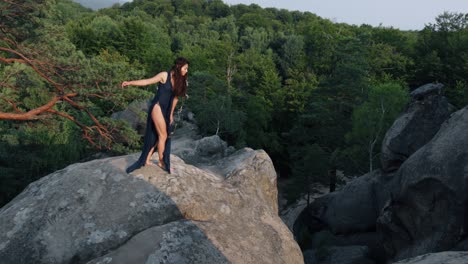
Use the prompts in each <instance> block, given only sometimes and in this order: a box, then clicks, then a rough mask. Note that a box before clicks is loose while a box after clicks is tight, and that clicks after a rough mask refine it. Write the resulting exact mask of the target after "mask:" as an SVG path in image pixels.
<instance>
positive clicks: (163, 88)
mask: <svg viewBox="0 0 468 264" xmlns="http://www.w3.org/2000/svg"><path fill="white" fill-rule="evenodd" d="M173 100H174V91H173V90H172V82H171V72H170V71H168V72H167V80H166V82H165V83H159V84H158V91H157V93H156V96H155V97H154V99H153V101H151V106H150V107H149V109H148V118H147V120H146V131H145V138H144V143H143V148H142V150H141V155H140V158H139V159H138V160H137V161H136V162H135V163H134V164H133V165H131V166H130V167H128V168H127V170H126V171H127V173H130V172H132V171H134V170H136V169H139V168H141V167H143V166H145V163H146V158H147V157H148V155H149V152H150V150H151V148H152V147H155V149H154V152H156V151H157V146H156V144H157V142H158V133H157V131H156V127H155V126H154V122H153V118H152V117H151V112H152V111H153V108H154V106H155V105H156V104H157V103H159V106H160V107H161V112H162V113H163V116H164V120H165V121H166V129H167V136H168V137H167V140H166V146H165V148H164V153H163V155H164V157H163V161H164V164H165V165H166V170H167V172H168V173H171V163H170V155H171V138H170V137H169V135H170V133H171V132H172V129H173V126H172V125H171V124H170V116H171V109H172V102H173Z"/></svg>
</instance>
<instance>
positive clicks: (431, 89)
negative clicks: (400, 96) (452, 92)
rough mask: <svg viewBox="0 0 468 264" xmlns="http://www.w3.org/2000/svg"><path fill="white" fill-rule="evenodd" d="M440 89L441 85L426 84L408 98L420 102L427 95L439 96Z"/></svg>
mask: <svg viewBox="0 0 468 264" xmlns="http://www.w3.org/2000/svg"><path fill="white" fill-rule="evenodd" d="M442 88H444V85H443V84H441V83H428V84H425V85H423V86H421V87H419V88H417V89H415V90H413V91H412V92H411V93H410V96H411V98H413V99H415V100H421V99H423V98H424V97H426V96H428V95H432V94H436V95H440V94H441V93H442Z"/></svg>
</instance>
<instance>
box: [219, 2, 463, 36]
mask: <svg viewBox="0 0 468 264" xmlns="http://www.w3.org/2000/svg"><path fill="white" fill-rule="evenodd" d="M223 1H224V2H225V3H226V4H230V5H234V4H240V3H242V4H246V5H249V4H252V3H255V4H258V5H259V6H261V7H276V8H278V9H281V8H284V9H288V10H291V11H292V10H299V11H303V12H305V11H308V12H311V13H314V14H316V15H318V16H320V17H323V18H328V19H330V20H332V21H333V22H339V23H347V24H355V25H361V24H369V25H372V26H379V25H380V24H382V25H383V26H385V27H394V28H399V29H402V30H411V29H412V30H420V29H423V28H424V25H425V24H429V23H434V22H435V18H436V17H437V16H438V15H440V14H442V13H443V12H444V11H449V12H458V13H464V14H466V13H468V0H320V1H319V0H223Z"/></svg>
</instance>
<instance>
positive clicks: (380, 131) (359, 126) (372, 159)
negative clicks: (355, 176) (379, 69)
mask: <svg viewBox="0 0 468 264" xmlns="http://www.w3.org/2000/svg"><path fill="white" fill-rule="evenodd" d="M408 101H409V95H408V92H407V91H406V90H405V89H404V88H403V87H402V86H401V85H400V84H398V83H395V82H387V83H383V84H379V85H376V86H372V87H371V90H370V92H369V97H368V99H367V100H366V102H364V103H363V104H362V105H360V106H359V107H357V108H355V110H354V111H353V116H352V122H353V126H352V130H351V132H350V133H349V134H347V136H346V137H347V140H348V141H349V142H350V143H351V148H350V149H348V151H347V152H348V154H349V155H348V158H349V159H351V160H353V161H355V164H358V168H364V166H363V165H364V164H365V163H367V167H368V172H371V171H372V170H374V169H375V165H374V164H376V163H377V161H378V160H377V159H376V158H377V157H378V153H380V145H381V143H382V140H383V137H384V135H385V132H386V131H387V130H388V129H389V128H390V126H391V125H392V123H393V121H394V120H395V119H396V117H397V116H398V115H399V114H400V113H401V111H402V109H403V107H404V106H405V105H406V104H407V103H408ZM364 153H367V162H364V161H365V159H362V158H361V157H363V156H364V155H363V154H364Z"/></svg>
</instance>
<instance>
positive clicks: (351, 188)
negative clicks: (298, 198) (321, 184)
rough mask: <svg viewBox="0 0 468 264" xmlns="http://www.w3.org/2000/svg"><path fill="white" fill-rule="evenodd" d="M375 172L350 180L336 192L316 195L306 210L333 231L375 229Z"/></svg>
mask: <svg viewBox="0 0 468 264" xmlns="http://www.w3.org/2000/svg"><path fill="white" fill-rule="evenodd" d="M379 175H380V174H379V171H378V170H376V171H374V172H371V173H368V174H366V175H364V176H361V177H358V178H356V179H354V180H352V181H350V182H349V183H348V184H347V185H345V186H344V187H343V188H342V189H341V190H340V191H338V192H333V193H329V194H327V195H324V196H322V197H320V198H317V199H316V200H315V201H314V202H313V203H312V204H311V205H310V206H309V208H308V210H309V212H310V214H311V215H313V216H314V217H315V218H317V219H320V222H321V223H324V224H325V225H326V226H327V227H328V228H329V229H330V230H331V231H332V232H333V233H335V234H349V233H355V232H367V231H370V230H375V223H376V220H377V217H378V215H379V214H378V208H377V203H376V199H375V192H374V188H373V185H374V184H375V178H377V177H379ZM309 229H315V228H309Z"/></svg>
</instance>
